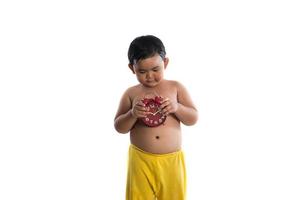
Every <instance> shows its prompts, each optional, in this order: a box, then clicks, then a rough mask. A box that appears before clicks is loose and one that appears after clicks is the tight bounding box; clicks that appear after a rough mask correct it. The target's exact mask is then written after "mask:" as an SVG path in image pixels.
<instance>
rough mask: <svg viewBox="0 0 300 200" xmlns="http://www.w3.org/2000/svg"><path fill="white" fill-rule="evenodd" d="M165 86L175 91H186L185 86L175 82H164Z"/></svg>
mask: <svg viewBox="0 0 300 200" xmlns="http://www.w3.org/2000/svg"><path fill="white" fill-rule="evenodd" d="M166 85H167V86H168V87H170V88H175V89H176V90H177V91H179V92H180V90H186V88H185V86H184V85H183V84H182V83H180V82H179V81H176V80H166Z"/></svg>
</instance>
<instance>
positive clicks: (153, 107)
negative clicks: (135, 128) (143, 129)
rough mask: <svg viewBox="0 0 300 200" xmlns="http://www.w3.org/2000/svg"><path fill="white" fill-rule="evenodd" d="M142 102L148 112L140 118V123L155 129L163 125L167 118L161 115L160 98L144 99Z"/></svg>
mask: <svg viewBox="0 0 300 200" xmlns="http://www.w3.org/2000/svg"><path fill="white" fill-rule="evenodd" d="M142 102H143V103H144V104H145V107H147V108H149V112H151V114H148V115H147V116H146V117H144V118H142V121H143V122H144V123H145V125H147V126H149V127H156V126H159V125H161V124H163V123H164V122H165V121H166V118H167V116H165V115H163V114H162V112H161V108H160V105H161V102H162V98H161V97H158V96H156V97H155V98H154V99H153V98H144V99H143V100H142Z"/></svg>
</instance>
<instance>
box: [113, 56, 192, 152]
mask: <svg viewBox="0 0 300 200" xmlns="http://www.w3.org/2000/svg"><path fill="white" fill-rule="evenodd" d="M168 62H169V59H168V58H165V59H162V58H161V57H160V56H159V55H158V54H156V55H154V56H153V57H150V58H146V59H143V60H139V61H137V62H135V63H134V64H133V65H131V64H129V65H128V66H129V68H130V69H131V71H132V72H133V73H134V74H135V75H136V78H137V80H138V81H139V84H138V85H135V86H133V87H130V88H128V89H127V90H126V91H125V93H124V94H123V96H122V98H121V101H120V105H119V108H118V111H117V113H116V116H115V121H114V125H115V129H116V130H117V131H118V132H119V133H128V132H130V141H131V143H132V144H133V145H135V146H137V147H139V148H140V149H143V150H144V151H147V152H150V153H157V154H164V153H171V152H175V151H178V150H180V149H181V123H183V124H185V125H194V124H195V123H196V122H197V119H198V114H197V110H196V107H195V105H194V103H193V102H192V99H191V97H190V95H189V93H188V91H187V89H186V88H185V87H184V86H183V85H182V84H181V83H179V82H177V81H172V80H166V79H164V71H165V69H166V67H167V65H168ZM149 94H158V95H160V96H161V97H163V101H162V105H161V109H162V112H163V113H164V114H165V115H167V119H166V121H165V122H164V124H162V125H160V126H158V127H154V128H151V127H147V126H146V125H144V124H143V122H142V121H141V120H140V119H139V118H142V117H145V116H146V115H147V114H148V113H149V112H148V110H147V109H146V108H145V106H144V104H143V103H142V101H141V100H142V99H143V97H145V96H146V95H149Z"/></svg>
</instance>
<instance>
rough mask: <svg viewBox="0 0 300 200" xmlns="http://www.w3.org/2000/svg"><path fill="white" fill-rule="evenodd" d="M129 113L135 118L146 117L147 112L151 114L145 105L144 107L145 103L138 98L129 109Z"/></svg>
mask: <svg viewBox="0 0 300 200" xmlns="http://www.w3.org/2000/svg"><path fill="white" fill-rule="evenodd" d="M130 112H131V115H132V116H133V117H135V118H143V117H146V116H147V115H148V114H152V113H151V112H148V109H147V107H145V104H144V103H143V102H142V101H141V100H138V101H137V102H136V103H135V104H134V105H133V107H132V109H131V111H130Z"/></svg>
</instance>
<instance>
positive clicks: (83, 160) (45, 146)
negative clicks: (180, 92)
mask: <svg viewBox="0 0 300 200" xmlns="http://www.w3.org/2000/svg"><path fill="white" fill-rule="evenodd" d="M299 10H300V7H299V6H298V5H297V1H291V0H281V1H280V0H278V1H271V0H269V1H267V0H252V1H237V0H236V1H234V0H229V1H220V0H219V1H217V0H210V1H189V0H185V1H158V0H153V1H138V0H136V1H133V0H131V1H121V0H120V1H116V0H115V1H113V0H110V1H106V2H105V1H88V0H87V1H67V0H59V1H58V0H53V1H32V0H31V1H13V0H11V1H5V0H4V1H1V3H0V29H1V31H0V36H1V37H0V67H1V68H0V199H1V200H10V199H14V200H15V199H18V200H23V199H30V200H48V199H49V200H54V199H55V200H68V199H70V200H79V199H80V200H96V199H97V200H98V199H101V200H102V199H108V200H121V199H124V195H125V183H126V167H127V166H126V164H127V163H126V161H127V150H128V144H129V138H128V134H126V135H121V134H118V133H117V132H116V131H115V130H114V127H113V118H114V115H115V112H116V109H117V106H118V103H119V99H120V97H121V95H122V93H123V92H124V90H125V89H126V88H127V87H129V86H131V85H133V84H136V83H137V81H136V79H135V76H134V75H133V74H132V73H131V72H130V71H129V69H128V68H127V63H128V61H127V57H126V56H127V49H128V46H129V43H130V42H131V41H132V40H133V39H134V38H135V37H137V36H140V35H145V34H154V35H156V36H158V37H160V38H161V39H162V41H163V42H164V44H165V46H166V50H167V54H168V57H169V58H170V63H169V66H168V68H167V71H166V78H167V79H176V80H178V81H180V82H182V83H183V84H184V85H185V86H186V87H187V88H188V90H189V91H190V94H191V96H192V98H193V99H194V102H195V103H196V105H197V106H198V109H199V114H200V120H199V122H198V124H197V125H195V126H191V127H184V128H183V149H184V150H185V153H186V162H187V170H188V197H189V198H188V199H190V200H198V199H199V200H200V199H201V200H223V199H224V200H227V199H230V200H248V199H249V200H254V199H255V200H268V199H270V200H271V199H272V200H274V199H276V200H277V199H278V200H279V199H280V200H299V199H300V189H299V188H300V170H299V169H300V145H299V143H300V140H299V134H300V127H299V126H300V125H299V124H300V123H299V122H300V114H299V113H300V106H299V102H300V94H299V85H300V79H299V76H300V73H299V67H300V59H299V55H300V39H299V38H300V37H299V35H300V28H299V26H300V25H299V24H300V20H299V19H300V14H299V13H300V12H299Z"/></svg>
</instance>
